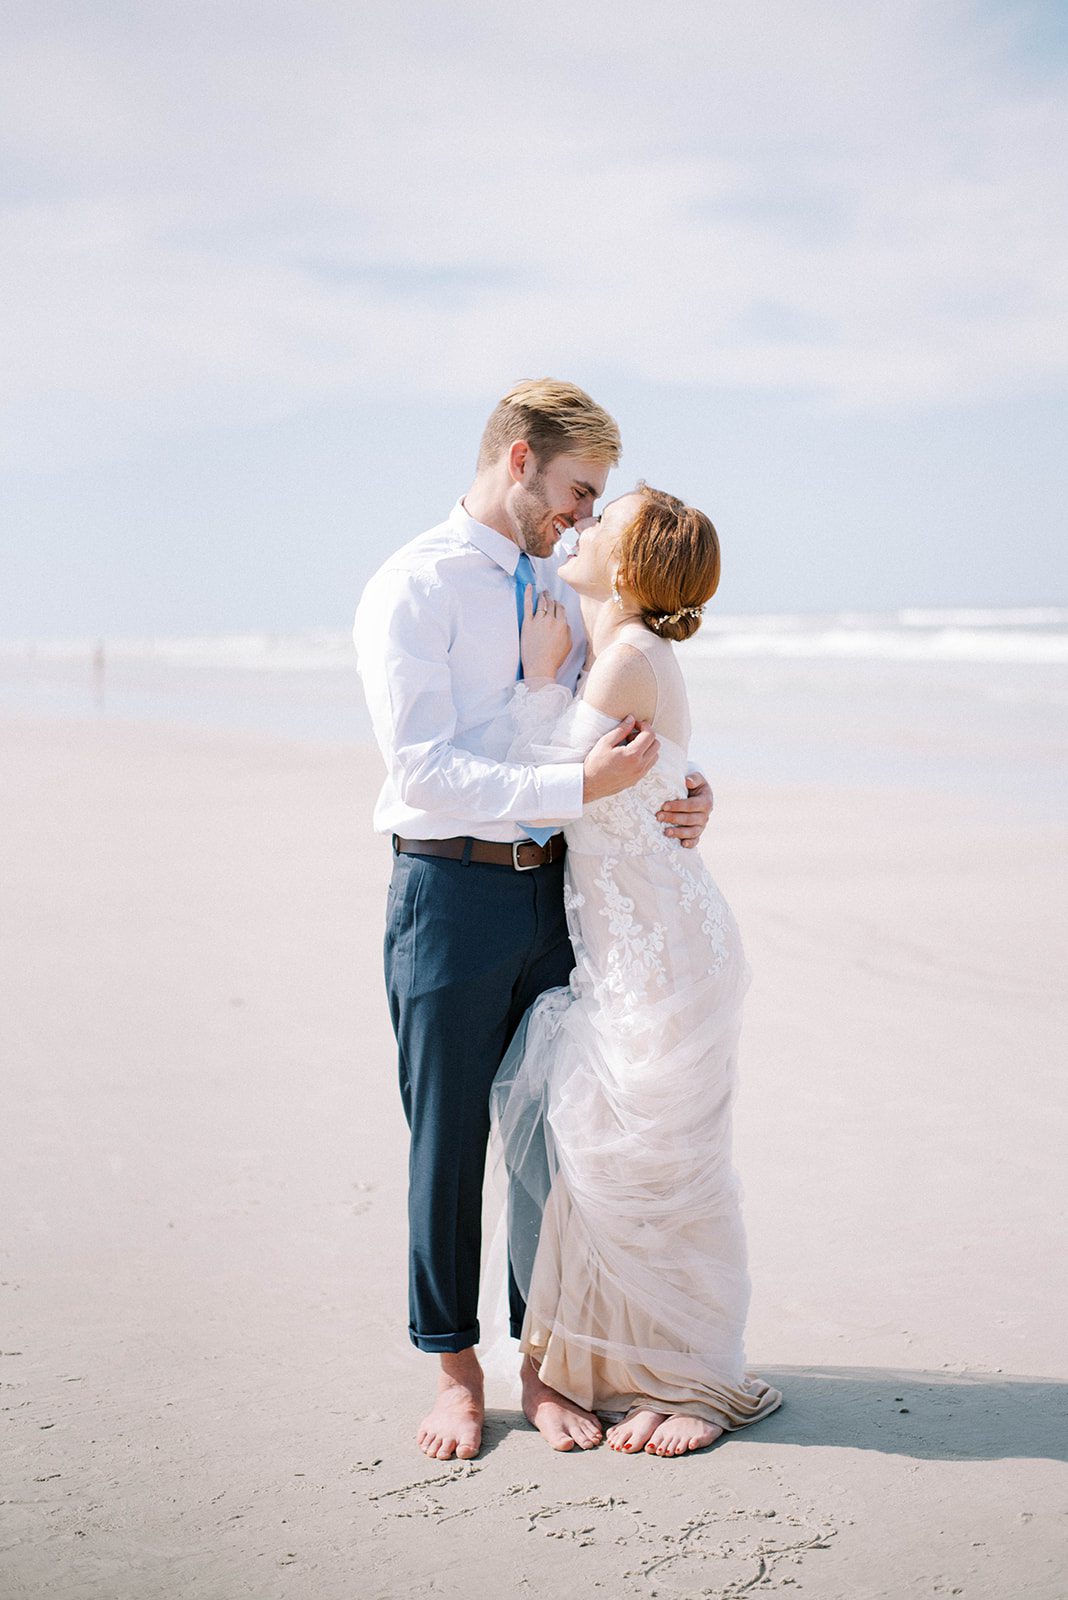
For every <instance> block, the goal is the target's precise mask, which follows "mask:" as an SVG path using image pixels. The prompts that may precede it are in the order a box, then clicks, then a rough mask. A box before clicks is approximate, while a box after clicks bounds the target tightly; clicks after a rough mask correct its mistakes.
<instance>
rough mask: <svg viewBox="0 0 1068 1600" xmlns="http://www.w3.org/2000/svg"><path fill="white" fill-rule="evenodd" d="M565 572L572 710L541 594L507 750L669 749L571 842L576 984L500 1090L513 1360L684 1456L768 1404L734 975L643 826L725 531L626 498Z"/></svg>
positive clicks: (675, 782) (663, 793)
mask: <svg viewBox="0 0 1068 1600" xmlns="http://www.w3.org/2000/svg"><path fill="white" fill-rule="evenodd" d="M560 575H561V577H562V578H563V579H565V580H566V582H568V583H569V584H570V585H571V586H572V587H573V588H574V589H576V590H577V591H578V593H579V594H580V595H581V596H582V600H583V613H584V616H585V618H586V621H587V625H588V629H587V631H588V633H589V637H590V641H591V658H592V659H591V660H590V662H589V663H588V672H587V674H586V676H585V678H584V680H583V681H582V682H581V683H580V685H579V691H578V694H577V696H576V697H575V698H574V699H573V698H572V696H571V695H570V693H569V692H568V691H567V690H566V689H565V688H563V687H562V686H561V685H558V684H556V683H555V682H554V681H553V680H554V678H555V674H556V671H557V670H558V668H559V666H560V664H561V662H562V661H563V659H564V658H565V656H566V654H567V651H568V647H569V637H568V629H567V624H566V622H565V621H564V620H563V617H562V613H561V612H560V611H559V609H558V608H555V607H554V606H553V604H552V602H551V601H550V600H548V599H547V597H543V598H542V600H541V601H539V603H538V606H537V610H536V611H535V612H533V614H532V612H531V607H530V604H529V599H528V615H527V619H526V621H525V622H524V626H523V630H522V660H523V682H522V683H520V684H519V685H518V686H517V689H516V693H515V697H514V700H513V704H512V716H513V720H514V724H515V730H516V732H515V739H514V741H513V746H512V750H511V751H510V757H511V758H512V759H515V758H517V757H522V756H524V755H527V754H531V753H533V752H535V751H536V752H537V758H538V759H539V760H541V761H544V760H547V759H554V758H555V759H558V760H574V759H575V758H576V756H577V755H578V754H579V752H583V753H584V752H585V751H586V750H587V749H588V748H589V747H590V746H591V745H592V744H593V743H594V742H595V740H596V739H597V738H599V737H600V735H601V734H602V733H604V732H605V731H606V729H607V728H609V727H611V726H614V725H616V724H617V723H618V722H619V721H620V720H621V718H622V717H623V716H625V715H626V714H627V713H628V712H629V713H632V714H633V715H635V716H636V717H637V718H638V719H639V722H640V723H643V724H644V723H650V724H652V726H653V728H654V729H655V731H656V733H657V736H658V738H659V743H660V753H659V757H658V759H657V763H656V765H655V766H654V767H653V769H652V771H651V772H650V773H648V774H647V776H646V777H645V778H643V779H642V780H641V781H640V782H639V783H638V784H637V785H636V786H635V787H634V788H632V789H629V790H626V791H625V792H624V793H622V794H617V795H613V796H611V797H609V798H607V799H604V800H600V801H597V802H595V803H593V804H592V805H590V806H587V808H586V810H585V812H584V813H583V816H582V818H581V819H580V820H579V821H577V822H574V823H569V824H568V825H567V827H566V829H565V832H566V837H567V843H568V855H567V861H566V867H567V887H566V889H565V906H566V908H567V914H568V922H569V927H570V932H571V938H572V943H573V945H574V949H575V958H576V966H575V970H574V972H573V973H572V977H571V983H570V987H569V988H567V989H552V990H549V991H548V992H547V993H546V994H544V995H542V996H541V997H540V998H539V999H538V1001H537V1002H536V1003H535V1004H534V1005H533V1006H532V1007H531V1009H530V1011H529V1012H528V1013H527V1016H526V1018H525V1019H524V1022H523V1024H522V1026H521V1027H520V1029H519V1031H518V1033H517V1034H516V1037H515V1039H514V1040H513V1042H512V1044H511V1046H510V1048H509V1051H508V1054H507V1055H506V1057H505V1059H504V1061H503V1063H502V1065H501V1069H500V1071H499V1073H498V1075H497V1079H496V1082H495V1084H494V1090H493V1103H492V1109H493V1118H494V1126H495V1129H496V1132H497V1135H498V1138H499V1140H500V1143H501V1146H502V1148H503V1152H504V1157H505V1161H506V1164H507V1167H508V1172H509V1179H510V1184H509V1191H510V1199H509V1250H510V1254H511V1260H512V1266H513V1270H514V1271H515V1274H516V1278H517V1281H518V1283H519V1286H520V1289H521V1290H522V1292H523V1293H524V1295H525V1297H526V1301H527V1311H526V1318H525V1321H524V1324H523V1332H522V1338H521V1349H522V1350H523V1352H524V1353H525V1354H526V1355H529V1356H530V1357H531V1359H532V1361H533V1362H534V1363H535V1365H536V1366H537V1367H538V1370H539V1375H540V1376H541V1378H542V1379H543V1381H544V1382H545V1383H547V1384H549V1385H550V1386H551V1387H552V1388H554V1389H556V1390H559V1391H560V1392H561V1393H562V1394H565V1395H567V1396H569V1397H570V1398H571V1399H572V1400H574V1401H575V1402H576V1404H578V1405H580V1406H583V1407H585V1409H586V1410H588V1411H601V1412H607V1413H620V1414H622V1417H623V1420H622V1421H620V1422H618V1423H617V1424H616V1425H615V1426H614V1427H611V1428H610V1429H609V1431H608V1434H607V1437H608V1441H609V1443H610V1444H611V1445H612V1446H613V1448H615V1449H617V1450H623V1451H627V1452H634V1451H637V1450H641V1449H643V1448H644V1449H645V1450H647V1451H648V1452H650V1453H652V1454H656V1455H681V1454H683V1453H685V1452H686V1451H688V1450H697V1449H702V1448H703V1447H704V1446H706V1445H709V1444H711V1443H712V1442H713V1441H714V1440H715V1439H717V1438H718V1437H719V1435H720V1434H721V1433H722V1432H723V1431H724V1430H725V1429H735V1428H740V1427H743V1426H744V1425H746V1424H747V1423H750V1422H755V1421H757V1420H758V1419H759V1418H760V1417H763V1416H766V1415H767V1414H768V1412H770V1411H772V1410H774V1408H775V1407H776V1406H777V1405H778V1404H779V1403H780V1400H781V1396H780V1395H779V1393H778V1392H777V1391H776V1390H774V1389H772V1388H770V1387H769V1386H768V1385H767V1384H765V1383H763V1382H762V1381H761V1380H760V1379H758V1378H754V1377H751V1376H748V1375H747V1374H746V1372H745V1363H744V1355H743V1351H742V1333H743V1329H744V1323H745V1313H746V1309H747V1304H748V1296H749V1281H748V1277H747V1274H746V1267H745V1237H744V1232H743V1228H742V1221H741V1214H740V1208H739V1195H738V1185H737V1180H736V1178H735V1176H734V1173H733V1170H732V1168H731V1159H730V1135H731V1126H730V1117H731V1101H732V1098H733V1093H734V1084H735V1061H736V1048H737V1041H738V1034H739V1028H740V1024H741V1011H742V999H743V996H744V993H745V990H746V987H747V985H748V981H749V972H748V968H747V966H746V962H745V957H744V954H743V952H742V946H741V941H740V938H739V934H738V929H737V926H736V924H735V922H734V919H733V917H732V916H731V913H730V910H729V908H728V907H727V905H726V902H725V901H724V899H723V897H722V895H721V894H720V892H719V890H718V889H717V887H716V885H715V883H714V882H713V881H712V878H711V876H710V875H709V873H708V871H707V870H706V868H705V866H704V864H703V862H702V861H701V859H700V857H699V856H697V855H695V854H693V853H691V852H689V851H686V850H684V849H683V848H682V847H681V845H680V843H679V841H678V840H677V839H672V838H668V837H666V836H665V835H664V833H663V831H662V829H661V827H660V824H659V823H658V822H657V820H656V812H657V810H658V809H659V807H660V806H661V805H662V804H663V802H664V800H665V799H666V798H668V797H669V796H671V795H675V794H679V793H682V792H684V783H683V779H684V775H685V772H686V747H687V743H688V740H689V736H690V718H689V710H688V706H687V698H686V691H685V687H684V683H683V679H682V674H681V672H680V670H679V666H678V663H677V661H676V659H675V653H674V649H673V644H672V641H676V640H680V639H685V638H688V637H689V636H690V635H691V634H692V633H694V632H695V631H696V629H697V628H698V627H699V625H700V618H701V613H702V609H703V606H704V603H705V602H706V601H707V600H708V599H709V598H710V597H711V596H712V594H714V592H715V590H716V586H717V584H718V581H719V545H718V541H717V538H716V532H715V529H714V528H713V526H712V524H711V522H709V520H708V518H707V517H705V516H703V515H702V514H701V513H700V512H698V511H694V510H692V509H689V508H687V507H685V506H684V505H683V503H682V502H681V501H680V500H676V499H674V498H673V497H671V496H669V495H665V494H661V493H659V492H658V491H655V490H652V489H649V488H647V487H646V486H645V485H639V488H638V489H637V490H636V491H635V492H634V493H633V494H628V495H624V496H623V497H622V498H621V499H619V500H616V501H614V502H613V503H612V504H611V505H609V506H608V507H607V508H606V510H605V512H604V514H603V515H602V516H601V517H600V518H599V519H598V521H597V522H596V523H594V524H592V525H590V524H587V525H586V526H585V527H584V529H583V530H582V532H581V533H580V536H579V543H578V548H577V550H576V552H575V554H574V555H573V556H572V557H571V558H570V559H569V560H568V561H567V562H565V563H564V564H563V565H562V566H561V568H560ZM548 752H551V754H550V753H548Z"/></svg>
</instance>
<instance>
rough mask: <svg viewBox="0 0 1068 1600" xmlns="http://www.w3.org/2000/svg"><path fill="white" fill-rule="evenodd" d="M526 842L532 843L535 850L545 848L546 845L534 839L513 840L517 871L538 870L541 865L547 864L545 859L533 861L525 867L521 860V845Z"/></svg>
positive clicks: (513, 856)
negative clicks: (519, 853)
mask: <svg viewBox="0 0 1068 1600" xmlns="http://www.w3.org/2000/svg"><path fill="white" fill-rule="evenodd" d="M525 844H529V845H531V846H532V847H533V848H534V849H535V850H544V849H545V846H544V845H541V844H538V843H537V842H536V841H535V840H533V839H514V840H513V841H512V865H513V867H514V868H515V870H516V871H517V872H536V871H537V869H538V868H539V867H543V866H544V865H545V862H544V859H543V860H541V861H532V862H531V863H530V865H529V866H526V867H525V866H524V865H523V863H522V862H521V861H520V859H519V856H518V853H517V852H518V851H519V849H520V847H521V846H522V845H525Z"/></svg>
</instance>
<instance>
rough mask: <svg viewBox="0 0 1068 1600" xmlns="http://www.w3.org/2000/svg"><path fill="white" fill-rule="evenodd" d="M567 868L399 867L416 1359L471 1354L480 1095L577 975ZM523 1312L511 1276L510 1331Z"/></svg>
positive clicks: (400, 1017)
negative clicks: (531, 1020)
mask: <svg viewBox="0 0 1068 1600" xmlns="http://www.w3.org/2000/svg"><path fill="white" fill-rule="evenodd" d="M563 884H564V867H563V862H562V861H560V862H556V863H554V864H552V865H550V866H547V867H538V868H537V869H536V870H535V871H533V872H515V871H514V870H513V869H512V868H511V867H503V866H502V867H497V866H489V865H485V864H483V863H480V862H468V863H466V864H465V863H463V862H462V861H449V860H443V859H441V858H439V857H434V856H407V855H399V856H397V857H396V859H395V861H394V864H393V878H392V881H391V882H390V886H389V896H388V899H387V902H386V939H385V966H386V988H387V990H388V992H389V1005H390V1013H391V1015H392V1018H393V1030H394V1032H395V1033H396V1036H397V1048H398V1055H399V1070H400V1091H401V1099H402V1101H403V1103H404V1114H405V1116H406V1117H407V1119H408V1127H409V1129H410V1130H411V1147H410V1156H409V1164H408V1226H409V1256H408V1262H409V1273H408V1286H409V1317H410V1321H409V1332H410V1334H411V1338H412V1343H413V1344H415V1345H417V1346H418V1348H419V1349H420V1350H430V1351H436V1352H438V1353H441V1352H443V1351H455V1350H467V1349H469V1348H470V1347H471V1346H472V1345H474V1344H477V1343H478V1338H479V1327H478V1280H479V1265H480V1255H481V1247H482V1180H483V1177H484V1175H485V1166H486V1145H487V1140H488V1137H489V1092H490V1086H491V1084H492V1083H493V1078H494V1074H495V1073H496V1071H497V1068H498V1066H499V1065H500V1061H501V1058H502V1056H503V1055H504V1052H505V1050H506V1049H507V1046H508V1042H509V1040H510V1039H511V1037H512V1034H513V1033H514V1032H515V1030H516V1028H517V1026H518V1024H519V1022H520V1020H521V1018H522V1016H523V1013H524V1012H525V1011H526V1009H527V1007H528V1006H529V1005H530V1004H531V1002H532V1001H534V1000H535V999H537V997H538V995H539V994H541V993H542V991H543V990H544V989H551V988H553V987H554V986H555V985H557V984H564V983H567V981H568V979H569V978H570V976H571V969H572V967H573V966H574V964H575V958H574V954H573V952H572V949H571V942H570V940H569V938H568V932H567V922H566V920H565V917H564V899H563ZM524 1309H525V1308H524V1305H523V1301H522V1299H521V1297H520V1295H519V1291H518V1289H517V1288H516V1285H515V1280H514V1278H513V1277H512V1275H511V1272H510V1271H509V1312H510V1321H511V1330H512V1333H513V1335H514V1336H516V1337H518V1335H519V1331H520V1327H521V1324H522V1321H523V1312H524Z"/></svg>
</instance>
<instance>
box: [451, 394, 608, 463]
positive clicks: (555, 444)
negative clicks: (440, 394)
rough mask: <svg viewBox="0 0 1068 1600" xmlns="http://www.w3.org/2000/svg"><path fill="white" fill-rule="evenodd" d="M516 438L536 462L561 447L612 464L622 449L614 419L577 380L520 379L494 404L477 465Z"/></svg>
mask: <svg viewBox="0 0 1068 1600" xmlns="http://www.w3.org/2000/svg"><path fill="white" fill-rule="evenodd" d="M517 439H523V440H525V441H526V443H527V444H529V446H530V448H531V449H532V450H533V452H534V456H535V459H536V461H537V463H538V466H539V467H544V466H547V465H548V463H549V462H550V461H552V460H553V458H554V457H555V456H559V455H563V454H564V453H565V452H567V453H568V454H571V455H578V456H584V457H585V458H586V459H587V460H588V461H596V462H597V463H598V464H600V465H603V466H606V467H614V466H615V465H616V463H617V461H618V460H619V452H620V449H621V448H622V446H621V442H620V437H619V427H618V425H617V423H616V421H615V418H614V417H610V416H609V415H608V412H607V411H605V410H604V408H603V407H602V406H599V405H598V404H597V403H596V401H595V400H591V399H590V397H589V395H588V394H587V393H586V391H585V390H584V389H580V388H579V387H578V386H577V384H574V383H560V382H558V381H557V380H556V379H555V378H527V379H524V381H523V382H522V383H517V384H516V385H515V386H514V388H512V389H509V391H508V393H507V394H506V395H505V396H504V398H503V399H502V400H500V401H499V402H498V403H497V405H496V406H495V407H494V409H493V412H492V414H491V416H490V419H489V421H488V422H487V423H486V426H485V429H484V431H483V434H482V443H481V445H480V446H479V451H478V470H479V471H480V472H481V471H482V470H483V468H485V467H490V466H492V465H493V463H494V462H495V461H498V460H500V458H501V456H502V455H503V454H504V452H505V451H506V450H507V449H508V448H509V447H510V446H511V445H513V444H515V442H516V440H517Z"/></svg>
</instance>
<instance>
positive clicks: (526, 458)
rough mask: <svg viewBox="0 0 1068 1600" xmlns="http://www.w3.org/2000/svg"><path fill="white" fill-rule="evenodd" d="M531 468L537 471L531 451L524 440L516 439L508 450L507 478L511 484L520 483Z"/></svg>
mask: <svg viewBox="0 0 1068 1600" xmlns="http://www.w3.org/2000/svg"><path fill="white" fill-rule="evenodd" d="M532 467H533V468H534V469H535V470H537V463H536V461H535V460H534V452H533V450H532V449H531V448H530V446H529V444H528V443H527V441H526V440H525V439H517V440H516V441H515V443H514V444H512V445H510V446H509V448H508V476H509V477H510V478H511V480H512V482H513V483H522V482H523V480H524V478H526V477H527V476H528V474H529V473H530V470H531V468H532Z"/></svg>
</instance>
